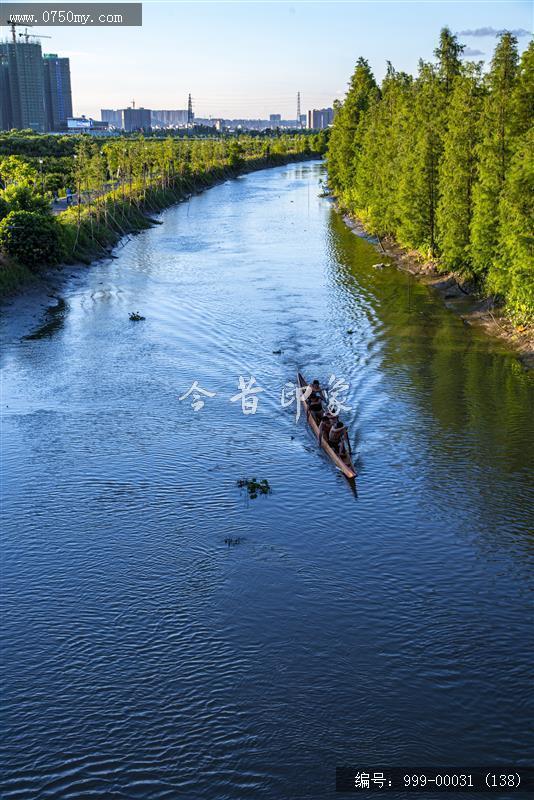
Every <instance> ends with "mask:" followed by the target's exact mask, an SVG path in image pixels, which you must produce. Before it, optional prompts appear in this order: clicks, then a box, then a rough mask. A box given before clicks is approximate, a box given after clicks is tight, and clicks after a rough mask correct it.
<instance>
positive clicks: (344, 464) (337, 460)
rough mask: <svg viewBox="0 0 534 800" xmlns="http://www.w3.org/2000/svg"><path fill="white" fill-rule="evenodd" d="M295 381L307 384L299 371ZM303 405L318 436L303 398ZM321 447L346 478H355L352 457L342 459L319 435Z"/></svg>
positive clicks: (315, 424) (317, 434)
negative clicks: (345, 459)
mask: <svg viewBox="0 0 534 800" xmlns="http://www.w3.org/2000/svg"><path fill="white" fill-rule="evenodd" d="M297 381H298V384H299V386H300V387H301V388H302V389H303V388H305V387H306V386H308V381H307V380H306V379H305V378H304V376H303V375H301V373H300V372H297ZM304 406H305V408H306V419H307V420H308V425H309V426H310V428H311V429H312V431H313V433H314V434H315V437H316V438H319V426H318V425H317V422H316V421H315V418H314V416H313V414H312V413H311V412H310V411H309V409H308V402H307V400H304ZM321 447H322V448H323V450H324V451H325V453H326V455H327V456H328V457H329V458H330V460H331V461H333V462H334V464H335V465H336V467H337V468H338V469H340V470H341V472H342V473H343V475H345V476H346V477H347V478H355V477H356V474H357V473H356V470H355V469H354V464H353V463H352V459H351V458H350V457H349V458H348V460H347V461H343V459H342V458H341V457H340V456H339V455H338V454H337V453H336V452H335V450H332V448H331V447H330V445H329V444H328V442H327V441H326V439H324V438H323V437H321Z"/></svg>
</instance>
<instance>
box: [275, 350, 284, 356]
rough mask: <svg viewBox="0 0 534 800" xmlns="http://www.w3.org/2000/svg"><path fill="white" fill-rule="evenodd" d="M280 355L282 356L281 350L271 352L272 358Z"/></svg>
mask: <svg viewBox="0 0 534 800" xmlns="http://www.w3.org/2000/svg"><path fill="white" fill-rule="evenodd" d="M280 355H282V351H281V350H273V356H280Z"/></svg>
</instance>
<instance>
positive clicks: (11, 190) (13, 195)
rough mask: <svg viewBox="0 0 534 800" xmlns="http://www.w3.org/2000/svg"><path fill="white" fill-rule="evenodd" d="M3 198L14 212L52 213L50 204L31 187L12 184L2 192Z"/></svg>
mask: <svg viewBox="0 0 534 800" xmlns="http://www.w3.org/2000/svg"><path fill="white" fill-rule="evenodd" d="M2 197H3V199H4V200H5V201H6V203H8V204H9V207H10V209H11V210H12V211H38V212H40V213H41V214H46V213H48V212H49V211H50V202H49V201H48V200H47V199H46V197H43V195H42V194H37V193H36V192H35V191H34V189H33V188H32V187H31V186H26V185H24V184H16V183H11V184H10V185H9V186H8V187H7V189H5V190H4V191H3V192H2Z"/></svg>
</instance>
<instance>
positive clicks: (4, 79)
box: [0, 41, 47, 133]
mask: <svg viewBox="0 0 534 800" xmlns="http://www.w3.org/2000/svg"><path fill="white" fill-rule="evenodd" d="M0 62H1V70H0V72H1V77H0V88H1V93H2V96H1V102H0V107H1V121H2V127H3V129H4V130H6V129H10V128H20V129H22V128H31V130H33V131H36V132H39V133H42V132H43V131H45V130H46V128H47V124H46V115H45V99H44V95H45V92H44V68H43V56H42V52H41V45H40V44H38V43H34V42H9V41H8V42H0Z"/></svg>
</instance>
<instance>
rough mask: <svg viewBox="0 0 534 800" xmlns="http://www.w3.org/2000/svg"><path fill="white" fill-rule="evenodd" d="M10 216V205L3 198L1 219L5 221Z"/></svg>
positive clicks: (0, 210)
mask: <svg viewBox="0 0 534 800" xmlns="http://www.w3.org/2000/svg"><path fill="white" fill-rule="evenodd" d="M8 214H9V204H8V203H6V201H5V200H4V198H3V197H0V219H4V217H7V215H8Z"/></svg>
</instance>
